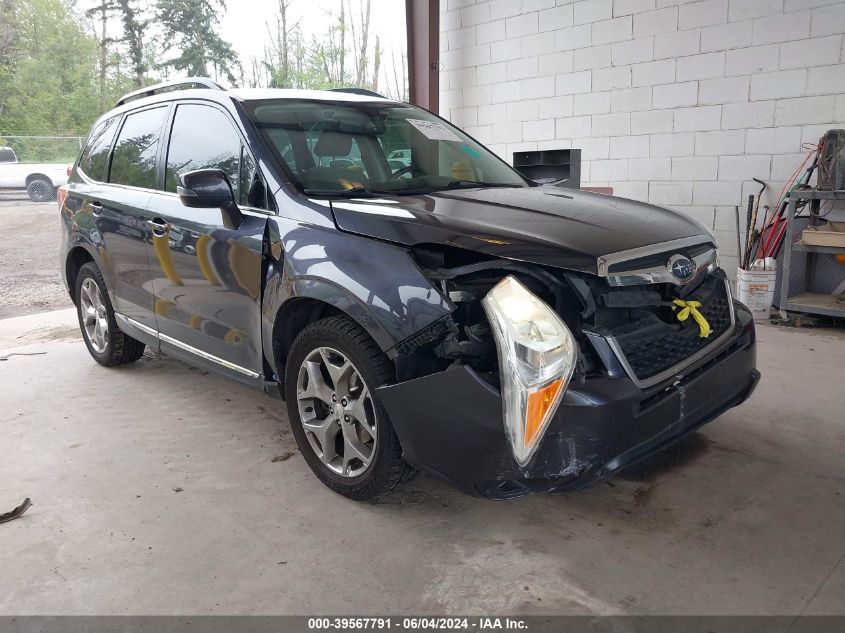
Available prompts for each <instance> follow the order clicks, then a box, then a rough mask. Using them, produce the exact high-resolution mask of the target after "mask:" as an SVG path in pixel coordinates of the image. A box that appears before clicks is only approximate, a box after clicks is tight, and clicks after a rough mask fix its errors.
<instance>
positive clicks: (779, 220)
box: [760, 155, 818, 257]
mask: <svg viewBox="0 0 845 633" xmlns="http://www.w3.org/2000/svg"><path fill="white" fill-rule="evenodd" d="M817 165H818V155H816V157H815V158H814V160H813V162H812V163H810V166H809V167H807V169H806V171H805V172H804V175H803V176H802V177H801V178H800V179H799V180H798V182H796V183H795V185H793V186H792V187H791V188H790V190H789V192H788V193H787V194H786V196H784V198H783V201H782V202H781V205H780V209H779V210H778V213H777V215H776V216H775V217H774V218H773V219H774V222H772V223H771V227H770V228H769V235H768V238H767V239H766V242H765V244H763V251H762V253H761V254H760V257H777V256H778V253H779V252H780V248H781V246H782V245H783V236H784V235H785V233H786V218H784V215H785V214H786V207H787V205H788V204H789V194H790V193H792V192H793V191H795V190H797V189H802V188H804V187H806V186H807V185H808V183H809V182H810V177H811V176H812V175H813V171H815V169H816V166H817ZM761 239H762V238H761Z"/></svg>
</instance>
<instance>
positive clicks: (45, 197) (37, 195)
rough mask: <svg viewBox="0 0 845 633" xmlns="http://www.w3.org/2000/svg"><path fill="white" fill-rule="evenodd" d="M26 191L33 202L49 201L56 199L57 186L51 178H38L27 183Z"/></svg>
mask: <svg viewBox="0 0 845 633" xmlns="http://www.w3.org/2000/svg"><path fill="white" fill-rule="evenodd" d="M26 193H27V195H29V199H30V200H32V201H33V202H49V201H50V200H55V199H56V188H55V187H54V186H53V183H51V182H50V181H49V180H44V179H43V178H36V179H35V180H32V181H30V182H29V183H28V184H27V185H26Z"/></svg>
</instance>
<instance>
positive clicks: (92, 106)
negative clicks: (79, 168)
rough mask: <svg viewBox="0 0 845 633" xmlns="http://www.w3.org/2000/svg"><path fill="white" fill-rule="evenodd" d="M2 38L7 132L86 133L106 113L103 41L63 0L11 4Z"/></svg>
mask: <svg viewBox="0 0 845 633" xmlns="http://www.w3.org/2000/svg"><path fill="white" fill-rule="evenodd" d="M0 9H2V24H4V25H6V26H4V27H3V28H2V29H0V30H2V31H4V32H6V31H7V30H8V26H9V25H11V26H12V35H11V39H10V38H9V36H8V33H7V35H6V36H5V37H2V38H0V55H2V60H0V61H2V65H0V112H2V118H0V128H2V130H1V131H2V132H4V133H7V134H8V133H17V134H26V133H43V132H45V131H48V130H49V131H50V132H52V133H82V132H85V131H87V130H88V128H89V127H90V125H91V123H92V122H93V120H94V119H95V118H96V116H97V115H98V114H99V113H100V111H101V110H100V95H99V90H98V88H99V86H98V81H97V70H96V69H97V59H98V55H97V44H96V42H95V41H94V38H93V37H91V36H90V35H88V34H87V33H86V32H85V31H84V30H83V28H82V26H81V25H80V24H79V22H78V21H77V19H76V18H75V17H74V16H73V15H71V14H70V13H69V12H68V10H67V9H66V8H65V6H64V4H63V3H62V2H61V0H27V1H26V2H7V1H4V2H3V4H2V5H0Z"/></svg>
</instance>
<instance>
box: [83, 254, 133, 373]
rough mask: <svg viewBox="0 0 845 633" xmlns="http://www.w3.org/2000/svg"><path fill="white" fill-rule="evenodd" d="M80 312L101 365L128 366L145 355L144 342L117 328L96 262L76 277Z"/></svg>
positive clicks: (90, 348) (91, 349)
mask: <svg viewBox="0 0 845 633" xmlns="http://www.w3.org/2000/svg"><path fill="white" fill-rule="evenodd" d="M76 313H77V316H78V317H79V328H80V329H81V330H82V338H83V339H84V340H85V345H86V347H87V348H88V351H89V352H90V353H91V357H92V358H93V359H94V360H95V361H97V362H98V363H100V364H101V365H105V366H106V367H114V366H116V365H128V364H129V363H134V362H135V361H136V360H138V359H139V358H141V356H143V355H144V344H143V343H142V342H141V341H136V340H135V339H134V338H132V337H130V336H127V335H126V334H124V333H123V332H121V331H120V330H119V329H118V328H117V320H116V319H115V316H114V310H113V309H112V305H111V301H110V300H109V293H108V292H107V291H106V283H105V281H103V275H102V274H101V273H100V269H99V268H97V265H96V264H94V263H93V262H89V263H87V264H85V265H84V266H83V267H82V268H80V269H79V274H78V275H77V276H76Z"/></svg>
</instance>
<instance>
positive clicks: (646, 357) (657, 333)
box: [615, 276, 731, 380]
mask: <svg viewBox="0 0 845 633" xmlns="http://www.w3.org/2000/svg"><path fill="white" fill-rule="evenodd" d="M687 299H693V300H696V301H701V304H702V306H701V308H699V310H700V311H701V313H702V314H703V315H704V318H706V319H707V322H708V323H709V324H710V328H711V330H712V333H711V334H710V336H709V337H707V338H701V336H699V329H698V325H696V323H695V321H694V320H693V319H692V317H689V318H688V319H687V320H686V321H684V322H683V323H681V322H679V321H674V322H671V323H667V322H665V321H663V320H661V319H660V318H659V317H658V316H657V315H656V314H649V315H648V316H646V317H644V318H643V319H641V320H640V321H638V322H637V323H636V324H629V325H628V327H626V328H624V329H625V332H624V333H620V334H617V335H616V336H615V339H616V343H617V344H618V346H619V350H620V352H621V354H622V355H623V356H624V358H625V360H626V361H627V362H628V365H630V367H631V371H633V373H634V375H635V376H636V377H637V379H639V380H647V379H648V378H651V377H653V376H656V375H657V374H659V373H661V372H663V371H666V370H667V369H669V368H671V367H674V366H675V365H678V364H679V363H682V362H683V361H684V360H685V359H687V358H689V357H690V356H692V355H693V354H695V353H697V352H699V351H701V350H702V349H704V348H705V347H707V346H708V345H711V344H712V343H713V341H715V340H716V339H718V338H719V336H720V335H722V334H724V333H725V332H726V331H727V330H728V328H729V327H730V325H731V306H730V297H729V296H728V293H727V289H726V288H725V283H724V281H723V280H722V279H720V278H718V277H716V276H711V277H709V278H708V279H707V280H705V281H704V282H703V283H702V284H701V286H700V287H699V288H697V289H696V290H695V291H694V292H693V293H691V294H690V296H688V297H687Z"/></svg>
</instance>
